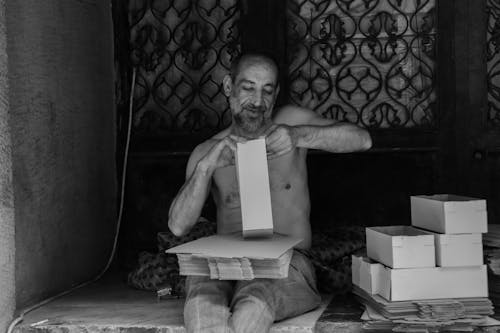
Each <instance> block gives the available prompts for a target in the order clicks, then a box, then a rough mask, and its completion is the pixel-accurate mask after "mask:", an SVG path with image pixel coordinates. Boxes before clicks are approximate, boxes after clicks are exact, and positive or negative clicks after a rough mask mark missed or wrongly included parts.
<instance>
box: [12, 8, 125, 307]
mask: <svg viewBox="0 0 500 333" xmlns="http://www.w3.org/2000/svg"><path fill="white" fill-rule="evenodd" d="M6 6H7V40H8V55H9V78H10V80H9V82H10V83H11V89H10V112H11V136H12V147H13V149H12V156H13V159H12V160H13V179H14V181H13V184H14V203H15V220H16V222H15V224H16V233H15V244H16V267H15V271H16V279H15V282H16V301H17V308H23V307H25V306H28V305H30V304H33V303H36V302H37V301H39V300H41V299H43V298H45V297H47V296H50V295H53V294H55V293H57V292H60V291H62V290H65V289H67V288H69V287H71V286H73V285H76V284H78V283H80V282H83V281H85V280H87V279H89V278H91V277H93V276H95V275H96V274H97V273H98V272H99V271H100V270H101V269H102V268H103V266H104V264H105V263H106V260H107V257H108V254H109V252H110V249H111V243H112V238H113V233H114V227H115V219H116V214H115V206H116V181H115V178H116V176H115V116H114V99H113V53H112V50H113V38H112V19H111V1H110V0H109V1H106V0H43V1H39V0H23V1H9V2H8V3H7V5H6Z"/></svg>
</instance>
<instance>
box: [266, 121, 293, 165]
mask: <svg viewBox="0 0 500 333" xmlns="http://www.w3.org/2000/svg"><path fill="white" fill-rule="evenodd" d="M296 146H297V136H296V135H295V132H294V128H293V127H291V126H287V125H273V126H271V127H270V128H269V129H268V130H267V131H266V149H267V158H268V159H273V158H276V157H279V156H282V155H285V154H287V153H289V152H290V151H292V150H293V149H295V147H296Z"/></svg>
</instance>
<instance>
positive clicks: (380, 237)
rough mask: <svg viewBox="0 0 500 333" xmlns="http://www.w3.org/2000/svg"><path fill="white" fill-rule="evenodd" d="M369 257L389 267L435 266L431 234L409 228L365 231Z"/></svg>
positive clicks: (377, 228)
mask: <svg viewBox="0 0 500 333" xmlns="http://www.w3.org/2000/svg"><path fill="white" fill-rule="evenodd" d="M366 249H367V253H368V257H370V258H371V259H373V260H376V261H379V262H381V263H383V264H384V265H386V266H389V267H392V268H415V267H435V266H436V255H435V248H434V235H433V234H431V233H429V232H426V231H424V230H420V229H417V228H413V227H410V226H389V227H368V228H366Z"/></svg>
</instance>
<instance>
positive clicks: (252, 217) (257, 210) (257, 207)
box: [236, 138, 273, 237]
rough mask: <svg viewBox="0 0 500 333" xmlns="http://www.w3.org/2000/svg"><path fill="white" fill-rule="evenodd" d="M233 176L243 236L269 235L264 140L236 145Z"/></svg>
mask: <svg viewBox="0 0 500 333" xmlns="http://www.w3.org/2000/svg"><path fill="white" fill-rule="evenodd" d="M236 175H237V178H238V184H239V190H240V201H241V221H242V231H243V237H263V236H271V235H272V234H273V215H272V208H271V190H270V186H269V171H268V167H267V153H266V142H265V139H264V138H261V139H256V140H250V141H247V142H244V143H238V144H237V150H236Z"/></svg>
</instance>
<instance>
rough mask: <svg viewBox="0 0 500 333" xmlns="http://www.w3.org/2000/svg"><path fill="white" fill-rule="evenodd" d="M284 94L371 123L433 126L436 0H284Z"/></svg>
mask: <svg viewBox="0 0 500 333" xmlns="http://www.w3.org/2000/svg"><path fill="white" fill-rule="evenodd" d="M287 21H288V27H287V32H288V49H287V54H288V63H289V68H288V72H289V100H290V101H291V102H292V103H295V104H298V105H302V106H307V107H310V108H313V109H315V110H316V111H317V112H318V113H320V114H321V115H323V116H324V117H328V118H333V119H337V120H340V121H349V122H352V123H355V124H358V125H361V126H365V127H371V128H413V127H420V128H433V127H435V126H436V99H437V97H436V85H435V69H436V57H435V41H436V27H437V22H436V10H435V1H434V0H427V1H424V0H422V1H420V0H334V1H321V0H287Z"/></svg>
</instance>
